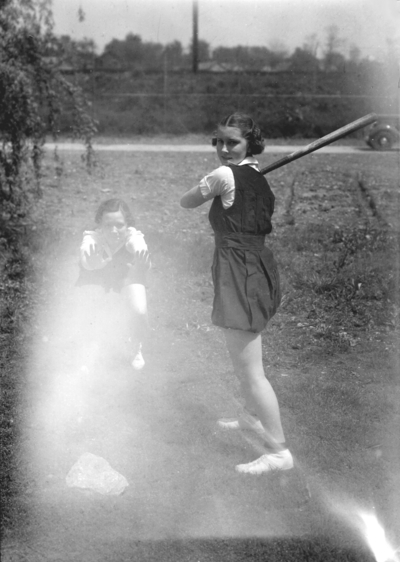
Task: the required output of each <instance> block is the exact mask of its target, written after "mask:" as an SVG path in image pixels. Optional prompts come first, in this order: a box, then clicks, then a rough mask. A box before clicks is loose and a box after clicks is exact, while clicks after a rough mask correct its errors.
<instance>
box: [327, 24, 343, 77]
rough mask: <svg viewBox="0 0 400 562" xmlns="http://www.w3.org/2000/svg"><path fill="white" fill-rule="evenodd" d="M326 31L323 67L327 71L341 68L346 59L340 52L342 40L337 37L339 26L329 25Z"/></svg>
mask: <svg viewBox="0 0 400 562" xmlns="http://www.w3.org/2000/svg"><path fill="white" fill-rule="evenodd" d="M326 32H327V37H326V43H325V52H324V68H325V70H327V71H332V70H333V71H335V70H343V69H344V67H345V63H346V59H345V58H344V56H343V55H342V54H341V53H340V50H341V49H342V47H343V44H344V41H343V39H341V38H340V37H339V28H338V26H337V25H330V26H328V27H327V28H326Z"/></svg>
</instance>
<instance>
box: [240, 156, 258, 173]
mask: <svg viewBox="0 0 400 562" xmlns="http://www.w3.org/2000/svg"><path fill="white" fill-rule="evenodd" d="M236 166H251V167H252V168H254V169H255V170H257V171H259V168H258V160H257V159H256V158H254V156H246V158H244V159H243V160H242V161H241V162H239V164H236Z"/></svg>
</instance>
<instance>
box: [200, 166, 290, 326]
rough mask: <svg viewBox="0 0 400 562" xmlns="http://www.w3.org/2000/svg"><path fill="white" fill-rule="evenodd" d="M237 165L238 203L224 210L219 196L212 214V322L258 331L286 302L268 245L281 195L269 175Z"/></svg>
mask: <svg viewBox="0 0 400 562" xmlns="http://www.w3.org/2000/svg"><path fill="white" fill-rule="evenodd" d="M231 169H232V172H233V176H234V178H235V201H234V203H233V205H232V206H231V207H229V209H224V208H223V206H222V201H221V197H219V196H218V197H215V198H214V201H213V204H212V205H211V209H210V213H209V219H210V223H211V226H212V228H213V230H214V234H215V252H214V261H213V265H212V277H213V282H214V304H213V311H212V322H213V324H215V325H216V326H221V327H223V328H232V329H236V330H245V331H249V332H256V333H258V332H261V331H262V330H263V329H264V328H265V326H266V325H267V322H268V320H269V319H270V318H272V316H273V315H274V314H275V312H276V310H277V308H278V306H279V304H280V300H281V292H280V284H279V273H278V269H277V265H276V262H275V260H274V257H273V254H272V251H271V250H269V249H268V248H267V247H265V246H264V240H265V235H266V234H269V233H270V232H271V230H272V225H271V216H272V214H273V212H274V201H275V197H274V194H273V193H272V191H271V189H270V187H269V185H268V182H267V180H266V179H265V178H264V176H263V175H262V174H260V172H258V171H257V170H255V169H254V168H252V167H251V166H248V165H243V166H231Z"/></svg>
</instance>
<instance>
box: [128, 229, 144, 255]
mask: <svg viewBox="0 0 400 562" xmlns="http://www.w3.org/2000/svg"><path fill="white" fill-rule="evenodd" d="M125 247H126V249H127V250H128V252H130V253H131V254H134V253H135V252H146V251H147V249H148V248H147V244H146V241H145V239H144V234H143V233H142V232H140V230H136V228H133V227H132V226H131V227H130V228H129V237H128V241H127V242H126V244H125Z"/></svg>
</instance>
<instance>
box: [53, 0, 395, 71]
mask: <svg viewBox="0 0 400 562" xmlns="http://www.w3.org/2000/svg"><path fill="white" fill-rule="evenodd" d="M52 1H53V15H54V20H55V33H56V34H57V35H69V36H70V37H72V38H73V39H77V40H78V39H83V38H85V37H86V38H90V39H93V40H94V42H95V44H96V46H97V52H98V53H101V52H102V51H103V49H104V46H105V45H106V44H107V43H109V42H110V41H111V40H112V39H124V38H125V37H126V35H127V34H128V33H133V34H136V35H140V37H141V38H142V40H143V41H146V42H148V41H152V42H158V43H162V44H167V43H170V42H172V41H174V40H178V41H180V42H181V43H182V45H183V47H185V48H187V47H188V46H189V44H190V41H191V38H192V33H193V23H192V21H193V19H192V13H193V0H52ZM197 5H198V14H199V16H198V28H199V38H200V39H202V40H204V41H206V42H207V43H209V44H210V47H211V48H212V49H213V48H216V47H218V46H226V47H234V46H236V45H245V46H255V45H257V46H265V47H269V48H271V47H276V46H278V45H283V46H285V47H286V49H287V51H288V52H289V53H291V52H293V51H294V50H295V48H296V47H301V46H302V45H303V44H304V42H305V41H306V39H307V37H308V36H310V35H314V34H315V35H316V36H317V38H318V44H319V49H320V52H317V55H318V56H320V55H321V53H322V50H323V48H324V45H325V42H326V36H327V31H326V30H327V28H328V27H329V26H331V25H336V26H338V28H339V36H340V38H342V39H343V46H342V53H343V54H345V55H347V54H348V52H349V48H350V47H351V45H352V44H355V45H357V46H358V47H359V48H360V49H361V53H362V56H363V57H370V58H377V59H380V60H382V59H383V58H384V56H385V53H386V51H387V40H388V38H389V39H393V38H396V37H397V38H400V0H197ZM80 8H81V9H82V10H83V12H84V14H85V19H84V21H82V22H80V21H79V18H78V10H79V9H80Z"/></svg>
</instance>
